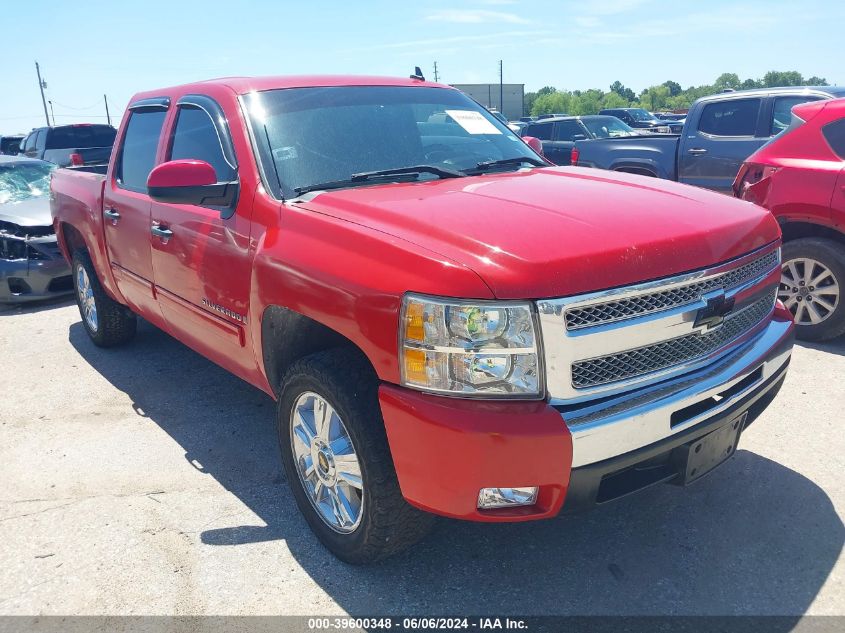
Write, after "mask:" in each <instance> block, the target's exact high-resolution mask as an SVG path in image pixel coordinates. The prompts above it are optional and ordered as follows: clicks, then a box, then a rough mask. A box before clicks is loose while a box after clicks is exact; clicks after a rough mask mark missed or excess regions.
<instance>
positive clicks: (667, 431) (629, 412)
mask: <svg viewBox="0 0 845 633" xmlns="http://www.w3.org/2000/svg"><path fill="white" fill-rule="evenodd" d="M791 325H792V324H791V323H790V322H787V321H779V320H778V321H770V322H769V323H768V326H767V327H766V329H765V330H763V331H762V332H761V333H759V334H758V335H757V336H756V337H754V338H753V339H752V340H750V341H748V342H746V343H745V344H744V345H743V346H742V347H740V348H738V349H735V350H734V351H733V352H732V353H731V354H730V355H729V356H727V357H725V358H724V359H723V360H722V362H720V363H719V364H717V365H716V366H713V367H707V368H705V369H703V370H701V371H700V372H698V373H695V374H687V375H685V376H681V377H679V378H677V379H675V380H673V381H670V382H667V383H661V384H659V385H653V386H652V387H650V388H646V389H643V390H639V391H637V392H635V393H633V394H626V395H623V396H619V397H617V398H615V399H609V400H603V401H602V402H600V403H597V404H596V403H593V404H587V405H586V406H584V407H581V408H572V409H567V410H564V411H562V412H561V416H562V418H563V419H564V421H565V422H566V424H567V426H568V427H569V430H570V432H571V433H572V445H573V461H572V467H573V468H577V467H579V466H585V465H588V464H593V463H595V462H600V461H603V460H605V459H610V458H612V457H617V456H619V455H624V454H625V453H628V452H630V451H634V450H637V449H639V448H642V447H644V446H648V445H650V444H653V443H655V442H659V441H661V440H663V439H665V438H667V437H670V436H672V435H674V434H675V433H678V432H680V431H683V430H685V429H688V428H690V427H691V426H694V425H695V424H697V423H699V422H701V421H703V420H705V419H707V418H710V417H712V416H714V415H717V414H719V413H720V412H722V411H725V410H726V409H728V408H730V407H731V406H732V405H733V404H735V403H736V402H737V401H739V400H740V399H742V398H743V397H745V396H747V395H748V394H749V393H751V392H753V391H754V390H755V389H756V388H758V386H759V385H760V384H761V383H762V382H765V381H766V380H767V379H769V378H770V377H772V376H773V375H775V373H776V372H778V371H779V370H780V369H781V368H782V367H783V365H784V363H786V361H787V360H788V359H789V357H790V355H791V354H792V346H791V345H790V344H789V342H790V340H791V334H790V328H791ZM758 369H759V370H761V372H760V376H759V378H758V379H757V380H755V381H754V382H753V383H752V384H750V385H748V386H747V387H746V388H745V389H743V390H741V391H740V392H738V393H736V394H732V395H731V396H730V397H726V398H724V399H723V400H721V401H720V402H719V403H718V404H716V405H714V406H713V407H711V408H709V409H707V410H706V411H704V412H703V413H700V414H699V415H696V416H693V417H691V418H690V419H688V420H685V421H684V422H683V423H680V424H677V425H676V426H674V427H672V426H670V419H671V416H672V414H673V413H674V412H676V411H679V410H681V409H684V408H686V407H688V406H690V405H693V404H696V403H699V402H702V401H704V400H707V399H708V398H711V397H713V396H715V395H717V394H720V393H723V392H724V391H726V390H727V389H730V388H731V387H733V386H734V385H736V384H738V383H740V382H741V381H743V380H744V379H746V378H747V377H748V376H750V375H752V374H753V373H754V372H756V371H757V370H758Z"/></svg>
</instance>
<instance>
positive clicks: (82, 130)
mask: <svg viewBox="0 0 845 633" xmlns="http://www.w3.org/2000/svg"><path fill="white" fill-rule="evenodd" d="M116 134H117V130H116V129H115V128H113V127H112V126H111V125H100V124H91V123H75V124H73V125H59V126H56V127H40V128H36V129H34V130H32V132H30V133H29V134H27V136H26V139H24V141H23V143H22V144H21V149H20V153H21V154H22V155H24V156H28V157H29V158H40V159H41V160H46V161H48V162H51V163H55V164H56V165H59V166H60V167H67V166H68V165H90V164H97V163H100V164H102V163H107V162H108V160H109V156H110V155H111V149H112V145H114V137H115V135H116Z"/></svg>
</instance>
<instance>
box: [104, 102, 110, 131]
mask: <svg viewBox="0 0 845 633" xmlns="http://www.w3.org/2000/svg"><path fill="white" fill-rule="evenodd" d="M103 101H104V102H105V104H106V121H107V122H108V124H109V125H111V115H110V114H109V98H108V97H107V96H106V95H103Z"/></svg>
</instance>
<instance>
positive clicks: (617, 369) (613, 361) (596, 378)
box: [572, 288, 776, 389]
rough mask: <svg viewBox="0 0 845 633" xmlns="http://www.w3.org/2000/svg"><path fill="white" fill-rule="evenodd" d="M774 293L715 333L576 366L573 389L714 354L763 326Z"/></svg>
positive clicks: (690, 335) (593, 360)
mask: <svg viewBox="0 0 845 633" xmlns="http://www.w3.org/2000/svg"><path fill="white" fill-rule="evenodd" d="M775 292H776V288H775V289H772V290H771V291H769V292H767V293H766V294H765V296H763V297H762V298H760V299H758V300H757V301H755V302H754V303H752V304H751V305H749V306H747V307H745V308H743V309H742V310H740V311H738V312H736V313H734V314H733V315H731V316H730V317H728V318H727V319H725V322H724V324H723V325H722V326H721V327H719V328H718V329H716V330H713V331H712V332H707V333H704V334H699V333H697V332H695V333H692V334H687V335H686V336H682V337H679V338H675V339H671V340H668V341H663V342H662V343H657V344H655V345H649V346H647V347H640V348H638V349H633V350H629V351H627V352H621V353H619V354H611V355H610V356H602V357H600V358H591V359H589V360H584V361H580V362H577V363H573V365H572V385H573V386H574V387H575V388H576V389H585V388H587V387H595V386H598V385H604V384H607V383H611V382H617V381H620V380H628V379H631V378H636V377H638V376H643V375H645V374H650V373H652V372H655V371H660V370H661V369H666V368H667V367H672V366H674V365H679V364H681V363H685V362H689V361H691V360H694V359H696V358H699V357H701V356H705V355H706V354H709V353H711V352H715V351H716V350H718V349H719V348H721V347H723V346H725V345H726V344H728V343H730V342H731V341H733V340H734V339H736V338H738V337H739V336H741V335H742V334H745V333H746V332H748V331H749V330H750V329H752V328H753V327H754V326H755V325H757V324H758V323H760V321H762V320H763V318H764V317H766V315H768V314H769V313H770V312H771V310H772V307H773V306H774V303H775Z"/></svg>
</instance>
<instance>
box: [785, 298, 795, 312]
mask: <svg viewBox="0 0 845 633" xmlns="http://www.w3.org/2000/svg"><path fill="white" fill-rule="evenodd" d="M797 303H798V299H797V298H796V297H794V296H789V297H788V298H786V299H784V300H783V305H785V306H786V307H787V308H789V309H790V310H792V314H795V310H794V309H793V308H795V305H796V304H797Z"/></svg>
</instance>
